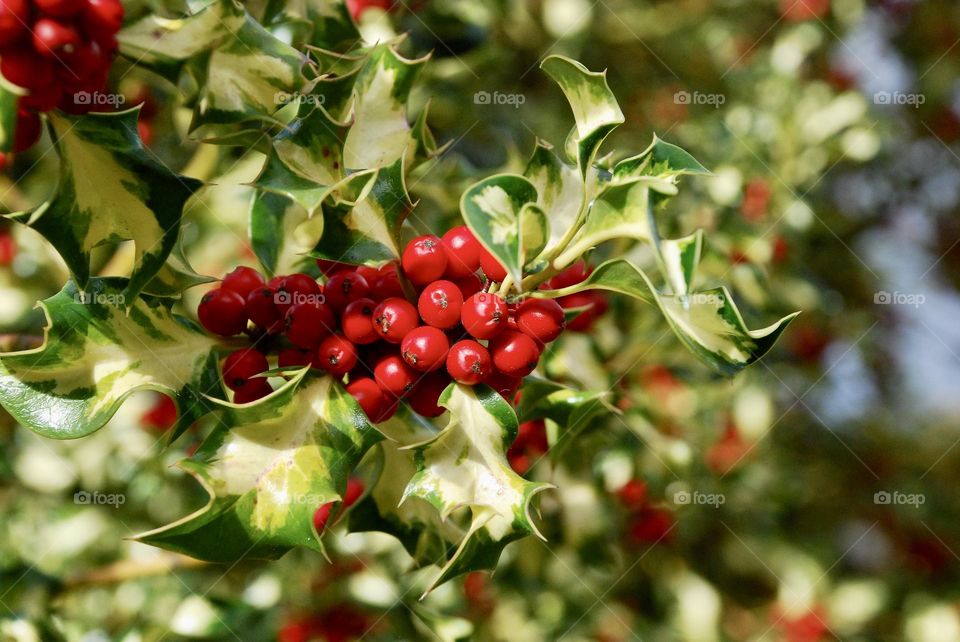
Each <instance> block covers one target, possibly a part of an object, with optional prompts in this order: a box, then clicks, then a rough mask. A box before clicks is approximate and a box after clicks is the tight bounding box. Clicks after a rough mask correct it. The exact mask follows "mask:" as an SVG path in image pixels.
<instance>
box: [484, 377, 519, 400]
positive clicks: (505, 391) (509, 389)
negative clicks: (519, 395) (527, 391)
mask: <svg viewBox="0 0 960 642" xmlns="http://www.w3.org/2000/svg"><path fill="white" fill-rule="evenodd" d="M484 383H485V384H487V385H488V386H490V387H491V388H493V389H494V390H495V391H496V392H497V393H498V394H499V395H500V396H501V397H503V398H504V399H506V400H507V401H509V402H512V401H513V396H514V395H515V394H516V392H517V389H518V388H520V384H522V383H523V379H522V378H521V377H511V376H510V375H506V374H504V373H502V372H494V373H493V374H492V375H490V376H489V377H487V380H486V381H484Z"/></svg>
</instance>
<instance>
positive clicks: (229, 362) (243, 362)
mask: <svg viewBox="0 0 960 642" xmlns="http://www.w3.org/2000/svg"><path fill="white" fill-rule="evenodd" d="M269 369H270V366H269V365H268V364H267V358H266V357H265V356H263V353H262V352H260V351H259V350H254V349H253V348H245V349H243V350H237V351H235V352H231V353H230V354H229V356H227V358H226V359H224V360H223V382H224V383H225V384H226V385H227V387H228V388H230V389H231V390H239V389H240V388H242V387H244V386H245V385H247V384H248V383H252V382H253V377H254V376H255V375H258V374H260V373H261V372H266V371H267V370H269Z"/></svg>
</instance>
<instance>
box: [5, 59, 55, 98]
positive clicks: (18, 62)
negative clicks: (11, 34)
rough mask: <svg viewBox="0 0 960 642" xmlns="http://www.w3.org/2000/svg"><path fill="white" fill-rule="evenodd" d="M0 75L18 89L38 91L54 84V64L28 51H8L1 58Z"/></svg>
mask: <svg viewBox="0 0 960 642" xmlns="http://www.w3.org/2000/svg"><path fill="white" fill-rule="evenodd" d="M0 74H3V77H4V78H6V79H7V80H9V81H10V82H11V83H13V84H14V85H17V86H18V87H23V88H24V89H27V90H29V91H37V90H40V89H43V88H45V87H48V86H49V85H51V84H52V83H53V80H54V75H53V63H52V62H50V61H49V60H47V59H46V58H43V57H41V56H40V55H38V54H36V53H34V52H33V51H30V50H27V49H17V50H14V51H8V52H7V53H5V54H3V57H2V58H0Z"/></svg>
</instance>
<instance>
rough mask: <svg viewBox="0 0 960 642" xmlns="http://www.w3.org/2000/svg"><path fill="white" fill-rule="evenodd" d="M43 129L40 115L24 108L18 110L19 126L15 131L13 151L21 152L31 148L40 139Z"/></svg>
mask: <svg viewBox="0 0 960 642" xmlns="http://www.w3.org/2000/svg"><path fill="white" fill-rule="evenodd" d="M41 129H42V126H41V124H40V116H38V115H37V114H36V113H34V112H32V111H26V110H24V109H20V110H19V111H17V128H16V130H15V131H14V132H13V151H14V152H17V153H19V152H23V151H26V150H28V149H29V148H31V147H32V146H33V144H34V143H36V142H37V140H39V138H40V132H41Z"/></svg>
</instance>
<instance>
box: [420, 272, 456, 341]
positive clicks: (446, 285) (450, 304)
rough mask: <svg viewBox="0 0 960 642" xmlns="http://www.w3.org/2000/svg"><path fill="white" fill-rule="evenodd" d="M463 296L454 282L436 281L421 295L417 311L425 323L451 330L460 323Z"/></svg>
mask: <svg viewBox="0 0 960 642" xmlns="http://www.w3.org/2000/svg"><path fill="white" fill-rule="evenodd" d="M462 308H463V294H461V292H460V288H458V287H457V286H456V284H455V283H453V282H452V281H434V282H433V283H431V284H430V285H428V286H427V287H426V288H424V290H423V292H421V293H420V299H419V300H418V301H417V310H418V311H419V312H420V318H421V319H423V320H424V322H425V323H427V324H429V325H432V326H433V327H435V328H442V329H444V330H449V329H450V328H453V327H455V326H456V325H457V324H458V323H460V310H461V309H462Z"/></svg>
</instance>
